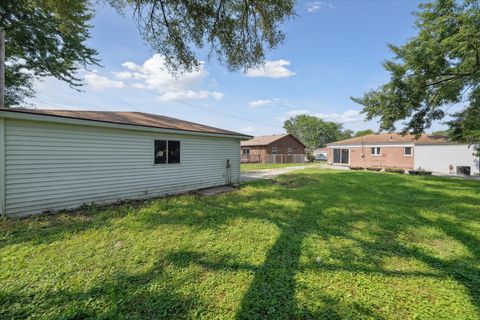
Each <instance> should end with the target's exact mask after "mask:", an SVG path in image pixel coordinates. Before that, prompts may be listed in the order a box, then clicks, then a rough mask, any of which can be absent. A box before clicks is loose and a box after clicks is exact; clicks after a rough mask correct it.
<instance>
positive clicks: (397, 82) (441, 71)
mask: <svg viewBox="0 0 480 320" xmlns="http://www.w3.org/2000/svg"><path fill="white" fill-rule="evenodd" d="M416 15H417V22H416V25H417V28H418V35H417V36H416V37H414V38H412V39H411V40H409V41H408V42H407V43H406V44H404V45H402V46H394V45H390V49H391V50H392V51H393V53H394V54H395V57H394V59H391V60H387V61H386V62H385V63H384V68H385V69H386V70H387V71H388V72H389V73H390V81H389V82H388V83H386V84H384V85H382V86H381V87H379V88H378V89H377V90H373V91H369V92H367V93H366V94H365V95H364V96H363V97H362V98H353V100H354V101H355V102H358V103H359V104H361V105H363V106H364V109H363V112H364V113H365V114H366V116H367V119H369V120H371V119H373V118H376V117H379V118H380V127H381V129H382V130H387V131H393V130H395V124H396V122H397V121H399V120H404V119H406V122H404V127H403V129H402V132H403V133H407V132H410V133H413V134H415V135H419V134H421V133H423V132H424V131H425V130H426V129H428V128H429V127H430V126H431V124H432V122H433V121H436V120H441V119H443V118H444V117H445V115H446V114H447V111H448V108H449V107H451V106H452V105H457V106H462V111H460V112H457V113H455V114H453V115H452V116H453V118H454V120H452V121H450V122H449V123H448V124H449V125H450V132H451V133H452V136H451V137H452V138H454V139H455V140H457V141H464V142H468V143H475V142H478V141H479V135H480V133H479V131H480V121H479V120H478V119H479V117H478V115H479V113H480V99H479V96H480V2H479V1H478V0H465V1H463V2H462V1H456V0H436V1H434V2H432V3H427V4H423V5H420V11H419V12H417V13H416ZM478 151H479V153H480V150H478Z"/></svg>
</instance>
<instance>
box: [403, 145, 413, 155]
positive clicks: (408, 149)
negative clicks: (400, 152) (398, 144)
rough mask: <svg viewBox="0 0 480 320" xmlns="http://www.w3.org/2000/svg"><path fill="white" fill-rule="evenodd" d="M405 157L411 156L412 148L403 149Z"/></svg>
mask: <svg viewBox="0 0 480 320" xmlns="http://www.w3.org/2000/svg"><path fill="white" fill-rule="evenodd" d="M405 155H406V156H411V155H412V147H405Z"/></svg>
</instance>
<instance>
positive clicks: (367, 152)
mask: <svg viewBox="0 0 480 320" xmlns="http://www.w3.org/2000/svg"><path fill="white" fill-rule="evenodd" d="M473 147H474V146H471V145H467V144H461V143H455V142H452V141H449V140H448V139H447V137H445V136H434V135H428V134H423V135H421V136H420V137H419V138H418V139H415V136H413V135H405V136H402V135H400V134H398V133H381V134H371V135H366V136H363V137H355V138H351V139H347V140H342V141H337V142H333V143H329V144H327V148H328V150H329V151H328V163H329V164H332V165H335V166H347V167H361V168H401V169H405V170H411V169H418V168H422V169H425V170H429V171H433V172H438V173H443V174H478V173H479V159H478V158H476V157H475V156H474V155H473Z"/></svg>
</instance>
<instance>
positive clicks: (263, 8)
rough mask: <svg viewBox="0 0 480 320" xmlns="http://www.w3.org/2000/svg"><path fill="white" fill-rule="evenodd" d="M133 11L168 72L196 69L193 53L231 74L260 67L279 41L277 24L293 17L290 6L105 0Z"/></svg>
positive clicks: (235, 0)
mask: <svg viewBox="0 0 480 320" xmlns="http://www.w3.org/2000/svg"><path fill="white" fill-rule="evenodd" d="M107 1H108V2H109V3H110V4H111V5H112V6H113V7H115V8H117V9H118V11H119V12H121V13H125V12H126V11H129V10H130V11H133V15H134V18H135V21H136V23H137V26H138V28H139V30H140V32H141V33H142V35H143V37H144V38H145V40H146V41H147V42H148V43H149V44H150V45H151V46H152V48H153V49H154V50H155V51H157V52H159V53H161V54H163V55H164V56H165V58H166V62H167V64H168V66H169V67H170V69H171V70H172V71H178V70H180V71H185V70H186V71H191V70H192V69H195V68H197V67H198V66H199V63H200V62H199V58H198V56H197V53H198V49H202V48H204V47H207V46H208V47H209V48H210V50H209V57H210V56H212V55H215V56H216V57H217V60H218V61H219V62H221V63H222V64H224V65H226V67H227V68H228V69H229V70H231V71H233V70H239V69H250V68H253V67H256V66H258V65H260V64H261V63H263V62H264V58H265V50H269V49H273V48H275V47H277V46H278V45H279V44H280V43H281V42H282V41H283V40H284V38H285V35H284V33H283V32H282V31H281V30H280V29H279V25H280V23H282V22H283V21H285V20H286V19H289V18H291V17H293V16H294V15H295V11H294V6H295V0H264V1H252V0H228V1H227V0H211V1H190V0H124V1H117V0H107Z"/></svg>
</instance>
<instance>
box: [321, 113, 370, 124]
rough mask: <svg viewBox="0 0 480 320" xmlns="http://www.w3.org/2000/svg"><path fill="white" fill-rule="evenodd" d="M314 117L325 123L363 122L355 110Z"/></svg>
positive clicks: (360, 115) (361, 116)
mask: <svg viewBox="0 0 480 320" xmlns="http://www.w3.org/2000/svg"><path fill="white" fill-rule="evenodd" d="M314 116H317V117H319V118H322V119H323V120H326V121H335V122H341V123H345V122H355V121H360V120H363V115H362V114H361V113H360V112H359V111H357V110H347V111H345V112H343V113H328V114H324V113H316V114H314Z"/></svg>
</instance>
